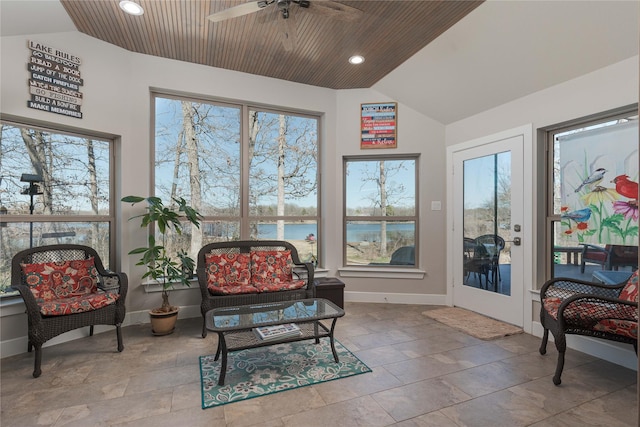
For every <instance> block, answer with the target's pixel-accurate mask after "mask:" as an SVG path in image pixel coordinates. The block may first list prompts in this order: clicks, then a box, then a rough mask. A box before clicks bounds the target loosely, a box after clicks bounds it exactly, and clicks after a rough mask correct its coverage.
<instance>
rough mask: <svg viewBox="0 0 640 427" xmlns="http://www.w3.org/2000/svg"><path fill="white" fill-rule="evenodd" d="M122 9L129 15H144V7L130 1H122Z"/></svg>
mask: <svg viewBox="0 0 640 427" xmlns="http://www.w3.org/2000/svg"><path fill="white" fill-rule="evenodd" d="M120 9H122V10H124V11H125V12H127V13H128V14H129V15H142V14H143V13H144V9H142V6H140V5H139V4H138V3H136V2H133V1H130V0H122V1H121V2H120Z"/></svg>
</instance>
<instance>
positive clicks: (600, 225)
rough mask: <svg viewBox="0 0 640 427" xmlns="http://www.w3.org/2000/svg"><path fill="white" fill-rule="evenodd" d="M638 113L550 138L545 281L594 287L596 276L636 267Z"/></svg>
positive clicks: (561, 130) (562, 129)
mask: <svg viewBox="0 0 640 427" xmlns="http://www.w3.org/2000/svg"><path fill="white" fill-rule="evenodd" d="M637 114H638V113H637V107H635V106H634V107H633V108H625V109H621V110H618V111H613V112H608V113H603V114H600V115H598V116H596V117H594V118H588V119H583V120H577V121H575V122H572V123H569V124H566V125H559V126H557V127H555V128H554V129H550V130H548V131H547V140H548V141H550V142H552V144H553V145H552V146H553V150H550V153H549V158H548V164H549V167H548V169H549V178H548V182H549V185H548V192H549V199H548V203H547V226H548V227H549V231H548V234H547V235H550V236H552V239H551V240H552V241H551V244H550V245H549V246H548V247H549V249H548V253H550V254H551V255H550V256H549V258H548V259H549V262H548V265H549V268H548V269H547V277H559V276H566V277H574V278H579V279H583V280H593V279H594V278H595V279H597V278H596V277H595V276H593V273H594V272H595V271H596V270H603V269H620V270H623V271H625V270H628V271H631V270H632V269H634V268H637V263H638V262H637V258H638V257H637V247H638V200H637V199H638V196H637V182H638V178H640V177H639V171H638V117H637ZM625 183H628V185H625ZM629 187H632V188H633V190H632V191H628V190H627V188H629ZM585 247H586V249H585ZM618 252H620V253H630V252H635V257H631V258H635V260H632V261H629V262H627V261H624V260H621V259H617V258H616V256H617V255H616V254H617V253H618Z"/></svg>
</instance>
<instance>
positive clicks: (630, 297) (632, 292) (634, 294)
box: [619, 270, 638, 302]
mask: <svg viewBox="0 0 640 427" xmlns="http://www.w3.org/2000/svg"><path fill="white" fill-rule="evenodd" d="M619 298H620V299H622V300H625V301H631V302H638V270H636V271H635V272H634V273H633V274H632V275H631V277H630V278H629V281H628V282H627V284H626V285H625V286H624V288H622V291H621V292H620V296H619Z"/></svg>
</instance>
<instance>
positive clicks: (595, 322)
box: [540, 271, 638, 385]
mask: <svg viewBox="0 0 640 427" xmlns="http://www.w3.org/2000/svg"><path fill="white" fill-rule="evenodd" d="M540 302H541V304H542V307H541V309H540V322H541V323H542V327H543V328H544V333H543V336H542V343H541V344H540V354H545V353H546V352H547V341H548V339H549V331H551V333H552V334H553V337H554V340H555V345H556V348H557V349H558V362H557V365H556V372H555V375H554V376H553V383H554V384H555V385H559V384H560V383H561V379H560V376H561V375H562V369H563V367H564V356H565V351H566V348H567V340H566V335H567V334H576V335H585V336H590V337H595V338H602V339H606V340H611V341H617V342H622V343H628V344H632V345H633V348H634V350H635V351H636V354H637V353H638V272H637V271H636V272H635V273H633V275H632V276H631V277H630V278H629V280H628V281H627V282H626V283H620V284H618V285H605V284H601V283H595V282H586V281H582V280H577V279H570V278H563V277H558V278H554V279H551V280H549V281H548V282H546V283H545V284H544V285H543V287H542V289H541V290H540Z"/></svg>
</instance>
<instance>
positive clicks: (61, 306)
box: [39, 292, 120, 316]
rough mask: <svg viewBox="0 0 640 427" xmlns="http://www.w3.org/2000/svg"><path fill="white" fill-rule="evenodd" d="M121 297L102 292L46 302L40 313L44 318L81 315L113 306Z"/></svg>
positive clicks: (113, 293) (114, 293) (112, 293)
mask: <svg viewBox="0 0 640 427" xmlns="http://www.w3.org/2000/svg"><path fill="white" fill-rule="evenodd" d="M119 297H120V295H118V293H117V292H100V293H95V294H85V295H80V296H75V297H68V298H60V299H53V300H49V301H44V302H43V303H41V304H39V305H40V312H41V313H42V314H43V315H44V316H60V315H63V314H73V313H81V312H83V311H91V310H96V309H98V308H102V307H105V306H107V305H109V304H113V303H114V302H116V300H117V299H118V298H119Z"/></svg>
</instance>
